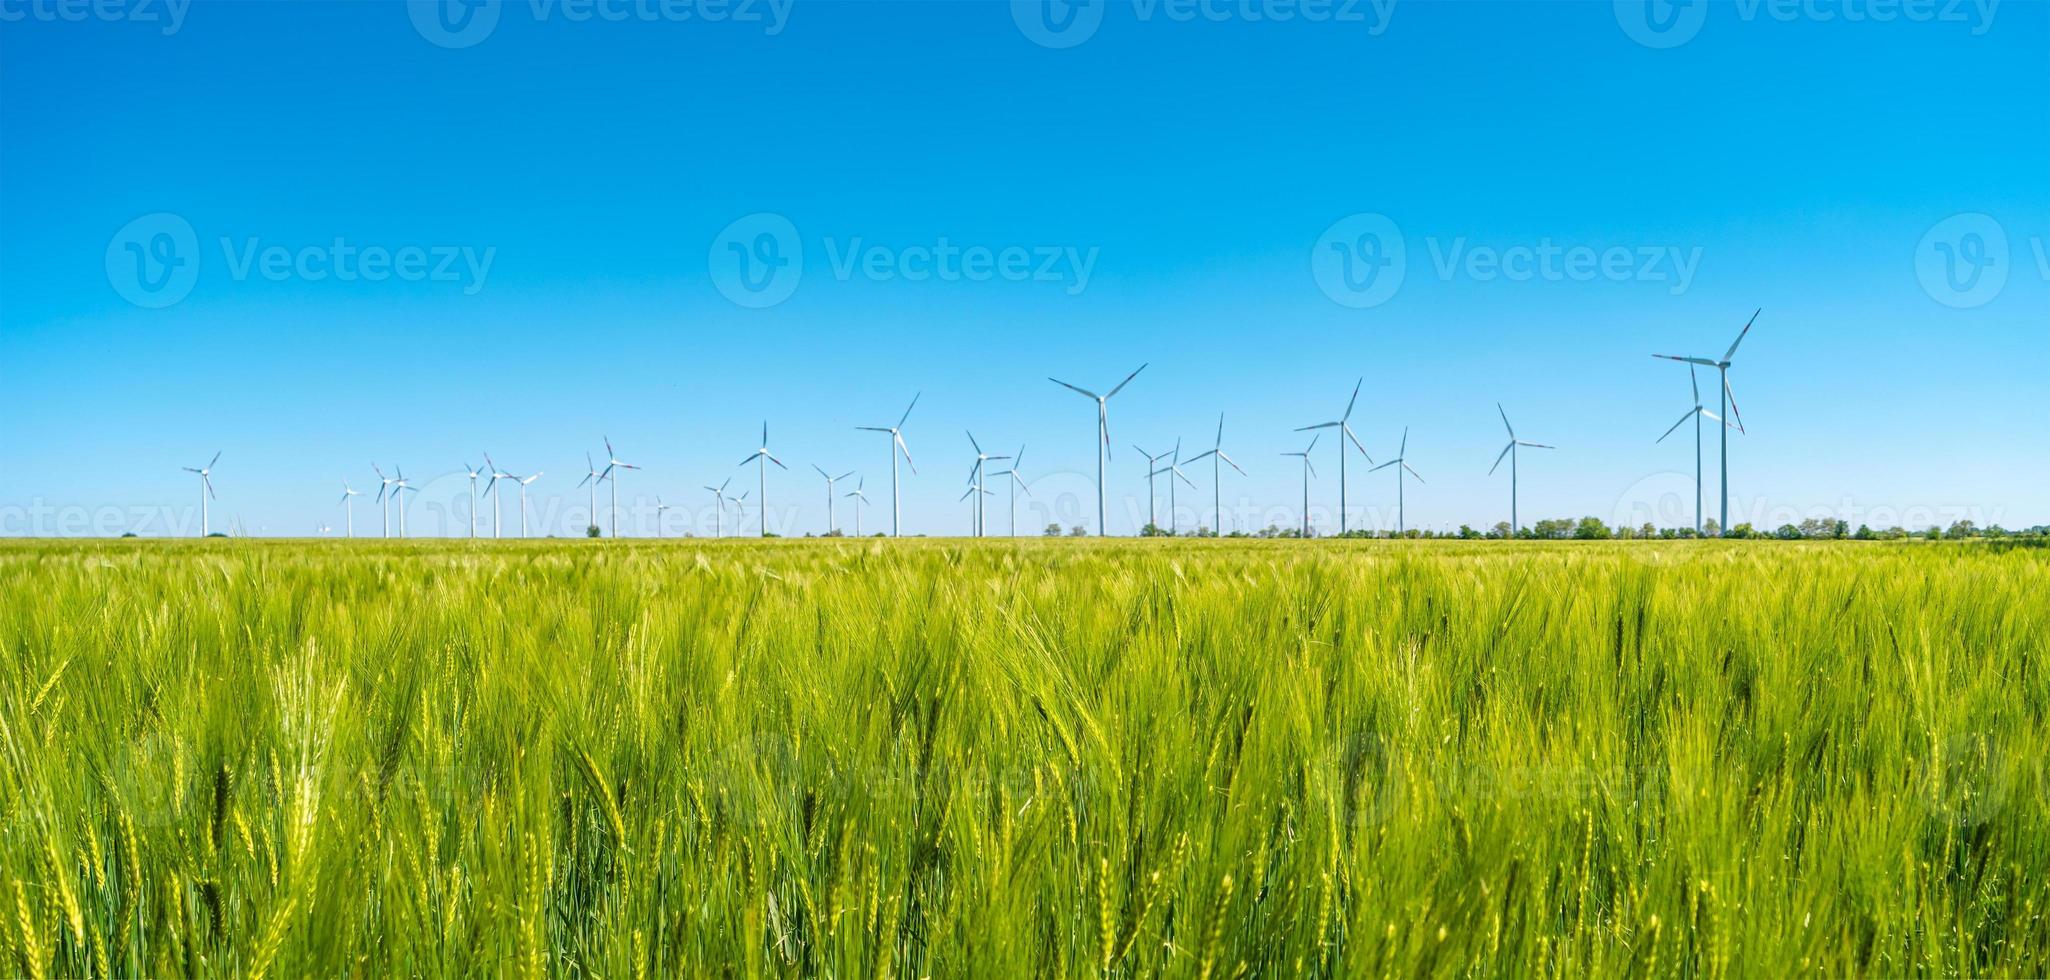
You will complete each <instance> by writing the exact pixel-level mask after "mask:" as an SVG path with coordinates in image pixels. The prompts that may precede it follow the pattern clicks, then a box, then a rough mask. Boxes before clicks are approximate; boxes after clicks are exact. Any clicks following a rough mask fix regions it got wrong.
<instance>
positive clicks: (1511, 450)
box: [1488, 402, 1559, 538]
mask: <svg viewBox="0 0 2050 980" xmlns="http://www.w3.org/2000/svg"><path fill="white" fill-rule="evenodd" d="M1495 411H1496V412H1497V413H1498V414H1500V415H1501V416H1502V428H1504V429H1508V430H1509V445H1507V446H1503V447H1502V456H1507V457H1509V536H1510V537H1512V538H1513V537H1515V536H1516V532H1517V531H1519V530H1521V529H1522V527H1521V524H1520V523H1519V521H1518V518H1517V516H1516V447H1518V446H1523V447H1525V448H1528V449H1557V448H1559V447H1557V446H1547V445H1545V444H1544V443H1541V442H1524V441H1523V440H1521V439H1518V438H1516V427H1515V426H1513V425H1510V424H1509V413H1508V412H1504V411H1502V403H1501V402H1496V403H1495ZM1502 456H1497V457H1495V465H1493V466H1490V467H1488V475H1489V476H1494V475H1495V471H1496V470H1499V469H1501V468H1502Z"/></svg>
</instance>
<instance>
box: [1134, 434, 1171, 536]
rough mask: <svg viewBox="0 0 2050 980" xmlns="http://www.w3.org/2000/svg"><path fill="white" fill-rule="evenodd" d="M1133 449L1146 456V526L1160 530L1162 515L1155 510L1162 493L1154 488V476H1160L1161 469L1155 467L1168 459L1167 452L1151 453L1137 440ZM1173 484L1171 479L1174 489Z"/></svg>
mask: <svg viewBox="0 0 2050 980" xmlns="http://www.w3.org/2000/svg"><path fill="white" fill-rule="evenodd" d="M1132 451H1133V452H1136V453H1138V454H1139V455H1141V456H1144V457H1146V526H1147V527H1150V528H1153V529H1155V530H1159V528H1160V515H1159V513H1158V512H1156V511H1155V510H1154V506H1155V505H1156V504H1158V503H1160V494H1159V492H1157V491H1155V490H1154V489H1153V478H1154V477H1157V476H1159V475H1160V471H1159V470H1157V469H1155V468H1154V467H1155V466H1156V465H1157V464H1158V463H1159V462H1160V461H1161V460H1163V459H1166V458H1167V454H1166V453H1149V452H1147V451H1146V449H1145V447H1143V446H1141V445H1139V444H1138V443H1136V442H1135V443H1132ZM1173 485H1174V481H1172V480H1169V481H1168V486H1169V489H1173Z"/></svg>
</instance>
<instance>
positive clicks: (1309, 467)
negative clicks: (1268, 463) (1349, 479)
mask: <svg viewBox="0 0 2050 980" xmlns="http://www.w3.org/2000/svg"><path fill="white" fill-rule="evenodd" d="M1323 437H1324V434H1323V433H1321V432H1320V433H1318V434H1316V435H1314V436H1311V437H1310V444H1309V445H1307V446H1304V447H1303V451H1302V452H1299V453H1282V455H1283V456H1300V457H1302V460H1303V537H1305V538H1307V537H1309V536H1310V477H1313V476H1316V475H1317V467H1316V464H1314V463H1311V462H1310V453H1312V452H1314V451H1315V450H1316V448H1317V440H1318V439H1321V438H1323Z"/></svg>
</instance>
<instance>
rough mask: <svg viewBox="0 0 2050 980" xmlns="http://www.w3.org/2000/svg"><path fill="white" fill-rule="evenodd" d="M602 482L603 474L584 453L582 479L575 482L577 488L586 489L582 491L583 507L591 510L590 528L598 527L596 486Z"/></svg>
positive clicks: (587, 454)
mask: <svg viewBox="0 0 2050 980" xmlns="http://www.w3.org/2000/svg"><path fill="white" fill-rule="evenodd" d="M603 482H605V473H604V472H603V471H602V470H600V469H598V464H597V463H594V462H592V461H591V454H590V453H585V454H584V478H583V479H581V480H578V481H577V486H580V487H586V488H588V489H586V490H585V491H584V499H585V504H584V505H585V506H586V507H589V508H590V509H591V510H590V514H591V521H590V525H589V526H591V527H597V526H598V484H600V483H603Z"/></svg>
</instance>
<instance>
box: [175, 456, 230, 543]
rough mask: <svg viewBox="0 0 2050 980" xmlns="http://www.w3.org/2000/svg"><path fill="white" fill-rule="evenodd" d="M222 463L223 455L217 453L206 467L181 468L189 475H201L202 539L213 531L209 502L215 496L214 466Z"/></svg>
mask: <svg viewBox="0 0 2050 980" xmlns="http://www.w3.org/2000/svg"><path fill="white" fill-rule="evenodd" d="M220 461H221V454H220V453H218V452H216V453H214V458H213V459H210V460H208V461H207V464H206V465H205V466H186V467H181V468H182V469H183V470H185V472H187V473H197V474H199V536H200V537H202V538H203V537H206V536H207V532H209V531H210V530H212V525H211V523H210V521H211V515H210V514H209V513H208V508H207V500H208V499H209V498H211V497H213V495H214V464H215V463H218V462H220Z"/></svg>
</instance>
